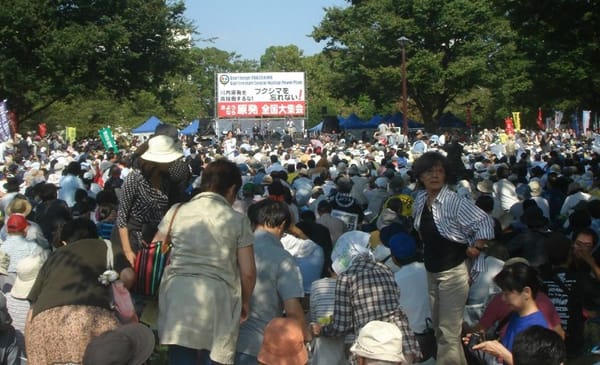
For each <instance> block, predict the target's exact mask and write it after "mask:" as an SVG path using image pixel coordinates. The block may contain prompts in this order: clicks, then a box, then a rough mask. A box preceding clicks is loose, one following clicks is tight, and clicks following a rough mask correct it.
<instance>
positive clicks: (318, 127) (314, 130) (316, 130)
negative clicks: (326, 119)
mask: <svg viewBox="0 0 600 365" xmlns="http://www.w3.org/2000/svg"><path fill="white" fill-rule="evenodd" d="M321 129H323V121H321V122H320V123H319V124H317V125H316V126H314V127H312V128H310V129H309V130H308V131H309V132H320V131H321Z"/></svg>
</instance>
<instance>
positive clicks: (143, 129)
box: [131, 115, 162, 134]
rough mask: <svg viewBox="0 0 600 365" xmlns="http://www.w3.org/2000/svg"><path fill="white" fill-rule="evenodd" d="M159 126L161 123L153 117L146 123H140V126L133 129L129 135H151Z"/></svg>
mask: <svg viewBox="0 0 600 365" xmlns="http://www.w3.org/2000/svg"><path fill="white" fill-rule="evenodd" d="M159 124H162V122H161V121H160V119H158V118H157V117H155V116H154V115H153V116H151V117H150V118H149V119H148V120H147V121H145V122H144V123H142V125H140V126H139V127H137V128H134V129H133V130H132V131H131V133H133V134H152V133H154V130H155V129H156V127H157V126H158V125H159Z"/></svg>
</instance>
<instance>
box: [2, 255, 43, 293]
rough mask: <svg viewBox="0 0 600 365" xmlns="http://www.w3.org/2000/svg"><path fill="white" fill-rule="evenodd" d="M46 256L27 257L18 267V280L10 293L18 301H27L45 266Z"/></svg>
mask: <svg viewBox="0 0 600 365" xmlns="http://www.w3.org/2000/svg"><path fill="white" fill-rule="evenodd" d="M45 261H46V258H45V256H44V255H33V256H27V257H25V258H24V259H22V260H21V261H19V264H18V265H17V278H16V279H15V283H14V284H13V287H12V289H11V291H10V295H12V296H13V298H16V299H27V296H28V295H29V292H30V291H31V288H32V287H33V284H34V283H35V279H36V278H37V276H38V273H39V272H40V269H41V268H42V266H43V265H44V262H45Z"/></svg>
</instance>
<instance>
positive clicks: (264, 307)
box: [235, 199, 311, 365]
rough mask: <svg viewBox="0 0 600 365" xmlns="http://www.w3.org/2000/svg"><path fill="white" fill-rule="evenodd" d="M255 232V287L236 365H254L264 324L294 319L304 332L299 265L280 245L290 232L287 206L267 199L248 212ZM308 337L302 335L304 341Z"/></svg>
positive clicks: (239, 341)
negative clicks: (285, 318)
mask: <svg viewBox="0 0 600 365" xmlns="http://www.w3.org/2000/svg"><path fill="white" fill-rule="evenodd" d="M248 216H249V217H250V222H251V223H252V225H253V226H254V227H255V231H254V242H255V243H254V258H255V261H256V273H257V275H256V286H255V288H254V292H253V293H252V297H251V299H250V315H249V317H248V321H246V322H245V323H243V324H242V325H241V326H240V333H239V336H238V340H237V353H236V360H235V363H236V364H237V365H249V364H252V365H255V364H256V363H257V358H256V357H257V355H258V353H259V350H260V347H261V344H262V342H263V336H264V330H265V327H266V326H267V324H268V323H269V322H270V321H271V320H272V319H273V318H276V317H282V316H283V313H284V312H285V314H286V317H287V318H291V319H295V320H296V321H297V322H298V323H300V324H301V326H302V328H306V324H305V321H304V310H303V308H302V304H301V302H300V299H301V298H303V297H304V289H303V287H302V275H301V273H300V269H299V268H298V265H297V264H296V262H295V261H294V258H293V257H292V255H290V254H289V253H288V252H287V251H286V250H285V249H284V248H283V246H282V244H281V241H280V240H281V237H282V236H283V233H284V232H285V231H286V230H287V229H288V228H289V226H290V222H291V219H292V218H291V214H290V210H289V209H288V207H287V205H286V204H285V203H283V202H277V201H274V200H270V199H265V200H261V201H260V202H258V203H255V204H253V205H251V206H250V208H248ZM310 340H311V336H310V333H308V331H307V330H305V331H304V341H305V342H307V341H310Z"/></svg>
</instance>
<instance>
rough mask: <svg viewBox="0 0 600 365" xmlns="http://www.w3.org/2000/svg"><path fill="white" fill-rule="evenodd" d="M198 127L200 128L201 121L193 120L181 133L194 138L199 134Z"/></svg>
mask: <svg viewBox="0 0 600 365" xmlns="http://www.w3.org/2000/svg"><path fill="white" fill-rule="evenodd" d="M198 127H200V121H199V120H198V119H196V120H192V122H191V123H190V124H189V125H188V126H187V127H185V128H183V129H182V130H181V132H179V133H180V134H183V135H186V136H193V135H194V134H196V133H198Z"/></svg>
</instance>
